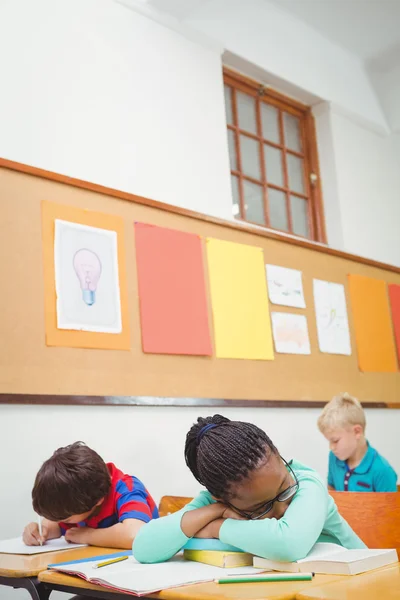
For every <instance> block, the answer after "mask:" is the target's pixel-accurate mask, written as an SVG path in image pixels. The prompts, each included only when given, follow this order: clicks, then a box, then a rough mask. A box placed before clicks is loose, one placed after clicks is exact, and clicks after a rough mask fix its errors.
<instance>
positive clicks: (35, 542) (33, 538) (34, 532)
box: [22, 523, 49, 546]
mask: <svg viewBox="0 0 400 600" xmlns="http://www.w3.org/2000/svg"><path fill="white" fill-rule="evenodd" d="M48 538H49V528H48V527H47V526H46V525H42V537H40V534H39V526H38V524H37V523H29V525H27V526H26V527H25V529H24V533H23V534H22V539H23V541H24V544H26V545H27V546H40V542H42V544H44V543H45V541H46V540H47V539H48Z"/></svg>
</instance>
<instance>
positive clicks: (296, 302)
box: [265, 265, 306, 308]
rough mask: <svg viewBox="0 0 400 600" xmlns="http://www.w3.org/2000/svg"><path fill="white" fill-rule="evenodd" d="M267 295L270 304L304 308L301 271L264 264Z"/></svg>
mask: <svg viewBox="0 0 400 600" xmlns="http://www.w3.org/2000/svg"><path fill="white" fill-rule="evenodd" d="M265 269H266V273H267V281H268V295H269V299H270V301H271V302H272V304H281V305H282V306H291V307H292V308H305V307H306V302H305V299H304V291H303V280H302V272H301V271H297V270H296V269H288V268H286V267H278V266H277V265H265Z"/></svg>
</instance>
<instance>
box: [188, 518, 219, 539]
mask: <svg viewBox="0 0 400 600" xmlns="http://www.w3.org/2000/svg"><path fill="white" fill-rule="evenodd" d="M224 521H225V519H215V521H211V523H208V525H206V526H205V527H203V528H202V529H200V531H198V532H197V533H196V535H195V536H194V537H196V538H205V539H212V538H214V539H216V540H218V539H219V531H220V529H221V525H222V523H223V522H224Z"/></svg>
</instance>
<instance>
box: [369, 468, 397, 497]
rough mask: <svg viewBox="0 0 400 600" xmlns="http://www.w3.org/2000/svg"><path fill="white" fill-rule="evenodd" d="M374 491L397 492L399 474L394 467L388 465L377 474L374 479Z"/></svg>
mask: <svg viewBox="0 0 400 600" xmlns="http://www.w3.org/2000/svg"><path fill="white" fill-rule="evenodd" d="M373 486H374V487H373V491H374V492H397V475H396V472H395V471H394V470H393V469H392V467H390V466H388V467H387V468H385V469H381V470H380V471H379V472H378V473H376V474H375V477H374V481H373Z"/></svg>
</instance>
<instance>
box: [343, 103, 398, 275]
mask: <svg viewBox="0 0 400 600" xmlns="http://www.w3.org/2000/svg"><path fill="white" fill-rule="evenodd" d="M331 119H332V134H333V147H334V155H335V162H336V172H337V189H338V199H339V203H340V213H341V218H342V231H343V239H344V249H345V250H347V251H348V252H352V253H355V254H360V255H362V256H367V257H369V258H373V259H375V260H380V261H382V262H387V263H391V264H394V265H396V266H400V242H399V224H400V169H399V164H400V135H399V134H392V135H390V136H383V135H380V134H378V133H375V132H373V131H371V130H369V129H365V128H363V127H361V126H360V125H359V124H357V123H354V122H352V121H351V120H350V119H348V118H347V117H344V116H342V115H339V114H332V116H331Z"/></svg>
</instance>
